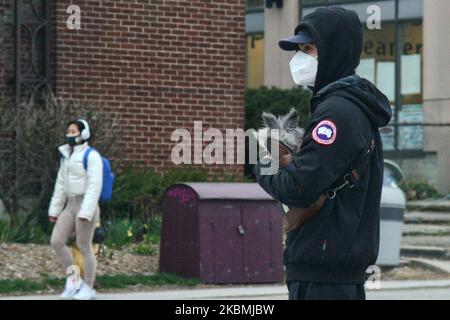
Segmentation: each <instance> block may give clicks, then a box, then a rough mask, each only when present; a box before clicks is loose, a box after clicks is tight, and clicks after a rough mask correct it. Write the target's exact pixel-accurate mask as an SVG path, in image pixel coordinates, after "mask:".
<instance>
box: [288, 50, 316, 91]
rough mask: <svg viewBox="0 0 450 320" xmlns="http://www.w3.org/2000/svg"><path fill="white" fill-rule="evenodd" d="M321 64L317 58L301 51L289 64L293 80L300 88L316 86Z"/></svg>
mask: <svg viewBox="0 0 450 320" xmlns="http://www.w3.org/2000/svg"><path fill="white" fill-rule="evenodd" d="M318 65H319V62H318V61H317V57H313V56H310V55H309V54H306V53H304V52H303V51H301V50H299V51H297V53H296V54H295V55H294V57H293V58H292V59H291V61H290V62H289V66H290V67H291V74H292V78H293V79H294V82H295V84H297V85H299V86H314V83H315V81H316V75H317V67H318Z"/></svg>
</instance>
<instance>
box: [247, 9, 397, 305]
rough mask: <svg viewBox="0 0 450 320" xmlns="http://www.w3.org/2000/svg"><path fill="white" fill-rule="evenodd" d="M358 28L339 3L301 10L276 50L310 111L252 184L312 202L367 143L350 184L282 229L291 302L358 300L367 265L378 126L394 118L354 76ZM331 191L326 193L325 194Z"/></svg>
mask: <svg viewBox="0 0 450 320" xmlns="http://www.w3.org/2000/svg"><path fill="white" fill-rule="evenodd" d="M362 43H363V30H362V25H361V22H360V20H359V18H358V16H357V14H356V13H355V12H353V11H350V10H346V9H343V8H339V7H325V8H319V9H317V10H316V11H314V12H312V13H310V14H308V15H306V16H305V17H304V18H303V19H302V20H301V21H300V24H299V25H298V26H297V27H296V29H295V33H294V36H292V37H289V38H286V39H283V40H281V41H280V42H279V46H280V47H281V48H282V49H283V50H289V51H291V50H292V51H294V50H295V51H296V52H297V53H296V55H295V56H294V58H293V59H292V60H291V63H290V66H291V72H292V76H293V79H294V82H295V83H296V84H298V85H307V86H308V87H309V88H310V89H311V90H312V93H313V95H312V98H311V105H310V108H311V117H310V119H309V122H308V124H307V125H306V127H305V136H304V139H303V142H302V144H301V147H300V149H299V151H297V152H295V153H294V154H293V155H292V159H291V161H290V162H288V164H287V165H286V166H284V167H280V169H279V170H278V171H277V172H276V173H275V174H272V175H263V174H261V167H262V166H264V164H261V162H258V163H257V165H256V166H255V174H256V177H257V181H258V183H259V184H260V186H261V187H262V188H263V189H264V190H266V192H268V193H269V194H271V195H272V196H273V197H274V198H275V199H277V200H279V201H280V202H282V203H284V204H286V205H288V206H289V207H301V208H308V207H311V206H312V205H313V204H314V203H315V202H316V201H317V200H318V199H319V197H320V196H321V195H323V194H325V193H326V191H327V190H330V188H332V187H334V186H336V183H337V182H339V181H341V180H342V177H343V176H344V175H345V174H346V173H348V172H351V170H352V169H353V168H354V166H356V165H357V163H359V161H360V160H359V159H362V158H363V157H364V156H365V154H366V152H367V150H368V146H370V145H371V142H372V141H373V142H374V143H373V142H372V145H373V146H374V149H373V152H372V153H371V155H370V158H369V160H368V165H367V166H365V169H364V171H363V172H362V174H360V176H359V177H358V180H357V181H356V182H355V185H354V186H353V187H352V188H350V187H348V186H346V187H344V188H342V189H340V190H339V191H337V192H336V195H335V197H334V198H333V197H329V198H327V200H326V201H325V202H324V204H323V206H322V207H321V209H320V210H319V211H318V212H317V213H316V214H315V215H314V216H312V217H310V218H309V220H307V221H306V223H305V224H304V225H303V226H301V227H298V228H296V229H294V230H291V231H289V232H288V233H287V238H286V249H285V251H284V254H283V261H284V264H285V265H286V282H287V286H288V289H289V299H293V300H295V299H365V291H364V283H365V271H366V269H367V268H368V267H369V266H371V265H373V264H374V263H375V262H376V259H377V256H378V247H379V223H380V199H381V190H382V181H383V150H382V143H381V138H380V134H379V130H378V128H380V127H384V126H386V125H387V124H388V123H389V121H390V119H391V116H392V112H391V107H390V104H389V101H388V99H387V98H386V96H385V95H384V94H382V93H381V92H380V91H379V90H378V89H377V88H376V87H375V86H374V85H373V84H372V83H370V82H369V81H368V80H366V79H363V78H360V77H359V76H357V75H356V74H355V69H356V67H357V66H358V65H359V61H360V55H361V51H362ZM330 198H331V199H330Z"/></svg>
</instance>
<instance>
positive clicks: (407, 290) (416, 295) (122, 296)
mask: <svg viewBox="0 0 450 320" xmlns="http://www.w3.org/2000/svg"><path fill="white" fill-rule="evenodd" d="M287 296H288V291H287V288H286V286H284V285H273V286H247V287H231V288H230V287H228V288H211V289H209V288H208V289H190V290H171V291H153V292H129V293H124V292H122V293H100V294H99V295H98V299H99V300H210V299H212V300H222V299H223V300H227V299H233V300H252V299H256V300H286V299H287ZM367 298H368V299H369V300H372V299H449V300H450V280H429V281H384V282H382V283H381V289H376V290H367ZM2 299H6V300H11V299H12V300H16V299H20V300H57V299H58V297H57V296H55V295H49V296H45V295H43V296H21V297H5V298H2Z"/></svg>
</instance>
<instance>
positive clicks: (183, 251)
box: [159, 182, 283, 284]
mask: <svg viewBox="0 0 450 320" xmlns="http://www.w3.org/2000/svg"><path fill="white" fill-rule="evenodd" d="M163 201H164V203H163V213H162V229H161V248H160V249H161V250H160V264H159V268H160V272H167V273H173V274H177V275H179V276H182V277H186V278H197V279H200V280H202V282H203V283H214V284H224V283H273V282H281V281H282V280H283V261H282V216H281V213H280V209H279V208H278V205H277V203H276V201H275V200H274V199H273V198H272V197H271V196H270V195H268V194H267V193H266V192H265V191H264V190H263V189H262V188H261V187H260V186H259V185H258V184H257V183H225V182H223V183H222V182H219V183H178V184H175V185H172V186H171V187H169V188H167V189H166V191H165V193H164V199H163Z"/></svg>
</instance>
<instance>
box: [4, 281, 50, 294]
mask: <svg viewBox="0 0 450 320" xmlns="http://www.w3.org/2000/svg"><path fill="white" fill-rule="evenodd" d="M45 289H46V286H45V285H44V284H42V283H38V282H34V281H31V280H22V279H14V280H0V294H7V293H12V292H14V293H26V292H36V291H39V290H45Z"/></svg>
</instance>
